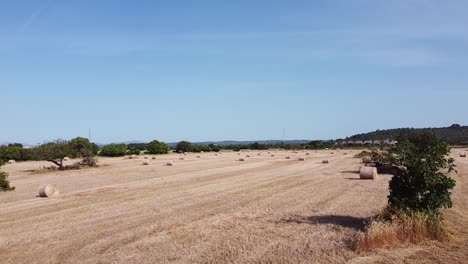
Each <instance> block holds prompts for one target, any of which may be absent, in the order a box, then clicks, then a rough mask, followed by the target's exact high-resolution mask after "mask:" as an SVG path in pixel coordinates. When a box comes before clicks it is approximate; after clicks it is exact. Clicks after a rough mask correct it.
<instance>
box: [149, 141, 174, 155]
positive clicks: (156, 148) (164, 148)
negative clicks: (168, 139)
mask: <svg viewBox="0 0 468 264" xmlns="http://www.w3.org/2000/svg"><path fill="white" fill-rule="evenodd" d="M146 150H147V151H148V153H149V154H166V153H168V152H169V150H170V148H169V146H168V145H167V144H166V143H164V142H160V141H157V140H153V141H151V142H150V143H148V144H146Z"/></svg>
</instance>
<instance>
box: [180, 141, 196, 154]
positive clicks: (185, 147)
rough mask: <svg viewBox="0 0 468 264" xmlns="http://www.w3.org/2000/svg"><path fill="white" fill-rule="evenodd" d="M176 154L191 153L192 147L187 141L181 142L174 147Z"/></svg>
mask: <svg viewBox="0 0 468 264" xmlns="http://www.w3.org/2000/svg"><path fill="white" fill-rule="evenodd" d="M176 151H177V152H191V151H193V146H192V144H191V143H190V142H188V141H181V142H179V143H178V144H177V146H176Z"/></svg>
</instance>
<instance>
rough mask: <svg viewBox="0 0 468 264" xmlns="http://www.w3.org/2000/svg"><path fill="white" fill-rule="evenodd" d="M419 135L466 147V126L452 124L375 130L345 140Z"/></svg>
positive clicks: (467, 127) (467, 139) (467, 143)
mask: <svg viewBox="0 0 468 264" xmlns="http://www.w3.org/2000/svg"><path fill="white" fill-rule="evenodd" d="M409 132H414V133H420V132H429V133H432V134H434V135H435V136H436V137H438V138H440V139H441V140H442V141H443V142H445V143H447V144H449V145H468V126H461V125H459V124H453V125H451V126H449V127H442V128H397V129H387V130H377V131H374V132H370V133H364V134H357V135H354V136H351V137H348V138H346V139H345V140H351V141H366V140H385V139H389V140H397V139H398V137H399V135H401V134H402V133H409Z"/></svg>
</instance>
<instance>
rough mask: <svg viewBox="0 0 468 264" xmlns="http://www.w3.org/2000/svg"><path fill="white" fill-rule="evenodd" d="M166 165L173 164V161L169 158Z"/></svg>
mask: <svg viewBox="0 0 468 264" xmlns="http://www.w3.org/2000/svg"><path fill="white" fill-rule="evenodd" d="M166 166H174V162H173V161H172V160H169V161H168V162H166Z"/></svg>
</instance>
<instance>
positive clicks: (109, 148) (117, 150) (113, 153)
mask: <svg viewBox="0 0 468 264" xmlns="http://www.w3.org/2000/svg"><path fill="white" fill-rule="evenodd" d="M126 153H127V145H125V144H109V145H105V146H104V147H103V148H102V149H101V152H100V153H99V154H100V155H101V156H105V157H121V156H125V154H126Z"/></svg>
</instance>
